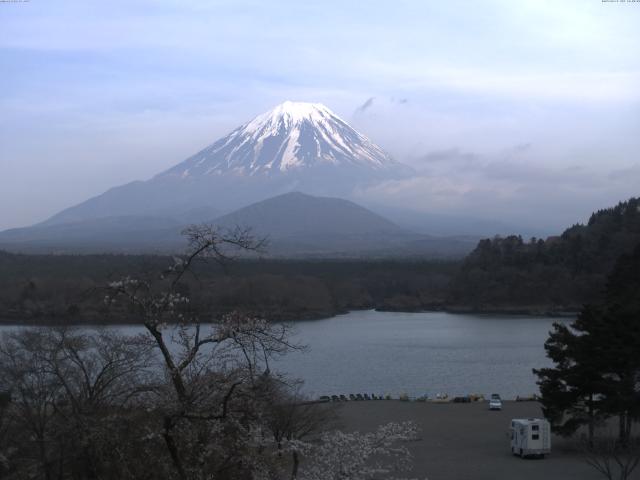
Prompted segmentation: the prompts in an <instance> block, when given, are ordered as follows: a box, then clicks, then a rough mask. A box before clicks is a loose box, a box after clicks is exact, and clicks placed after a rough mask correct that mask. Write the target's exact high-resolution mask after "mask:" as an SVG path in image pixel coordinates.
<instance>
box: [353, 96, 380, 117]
mask: <svg viewBox="0 0 640 480" xmlns="http://www.w3.org/2000/svg"><path fill="white" fill-rule="evenodd" d="M375 98H376V97H369V98H368V99H367V101H366V102H364V103H363V104H362V105H360V106H359V107H358V108H356V110H355V112H353V114H354V115H362V114H363V113H364V112H366V111H367V110H369V109H370V108H371V106H372V105H373V101H374V100H375Z"/></svg>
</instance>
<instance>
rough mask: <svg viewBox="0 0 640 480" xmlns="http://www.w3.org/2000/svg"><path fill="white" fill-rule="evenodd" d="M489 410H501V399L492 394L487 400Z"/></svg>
mask: <svg viewBox="0 0 640 480" xmlns="http://www.w3.org/2000/svg"><path fill="white" fill-rule="evenodd" d="M489 410H502V399H501V398H500V395H498V394H497V393H492V394H491V397H490V398H489Z"/></svg>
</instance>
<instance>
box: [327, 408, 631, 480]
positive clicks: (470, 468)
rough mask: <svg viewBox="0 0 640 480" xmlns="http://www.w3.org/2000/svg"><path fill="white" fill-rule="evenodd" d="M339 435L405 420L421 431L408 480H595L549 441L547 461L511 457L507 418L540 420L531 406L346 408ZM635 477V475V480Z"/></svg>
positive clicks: (565, 447) (575, 457)
mask: <svg viewBox="0 0 640 480" xmlns="http://www.w3.org/2000/svg"><path fill="white" fill-rule="evenodd" d="M339 415H340V417H341V419H342V423H343V426H344V428H345V429H347V430H350V431H353V430H358V431H362V432H365V431H371V430H374V429H375V428H376V426H377V425H380V424H382V423H387V422H402V421H407V420H411V421H413V422H415V423H417V424H418V426H419V427H420V429H421V433H420V439H419V440H418V441H416V442H415V443H413V444H411V447H410V448H411V451H412V453H413V455H414V469H413V471H412V472H409V473H408V474H404V475H405V476H408V477H415V478H420V479H424V478H428V479H429V480H448V479H452V480H453V479H456V480H467V479H468V480H485V479H486V480H498V479H505V480H506V479H517V480H534V479H535V480H556V479H557V480H591V479H593V480H597V479H602V478H603V477H601V476H600V474H599V473H597V472H596V471H595V470H594V469H592V468H591V467H590V466H588V465H587V464H586V463H585V462H584V461H583V460H582V459H581V456H580V454H579V452H577V451H576V450H575V448H574V447H573V445H572V443H571V442H569V441H567V440H565V439H562V438H559V437H557V436H554V437H552V446H551V452H552V453H551V455H549V456H547V457H546V458H544V459H521V458H518V457H515V456H513V455H511V452H510V449H509V437H508V428H509V424H510V421H511V419H512V418H527V417H540V416H542V415H541V410H540V406H539V405H538V404H537V403H535V402H512V401H507V402H503V409H502V411H489V409H488V406H487V402H478V403H471V404H453V403H446V404H435V403H420V402H401V401H397V400H386V401H385V400H383V401H363V402H347V403H345V404H343V405H342V407H341V408H340V409H339ZM639 473H640V472H636V477H634V478H640V477H639V476H638V474H639Z"/></svg>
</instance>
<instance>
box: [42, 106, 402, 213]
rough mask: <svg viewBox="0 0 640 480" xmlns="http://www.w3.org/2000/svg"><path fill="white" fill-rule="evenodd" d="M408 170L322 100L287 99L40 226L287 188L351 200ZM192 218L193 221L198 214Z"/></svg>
mask: <svg viewBox="0 0 640 480" xmlns="http://www.w3.org/2000/svg"><path fill="white" fill-rule="evenodd" d="M411 174H412V170H411V169H410V168H409V167H407V166H405V165H402V164H401V163H399V162H397V161H395V160H394V159H393V158H392V157H391V156H390V155H389V154H387V153H386V152H385V151H384V150H383V149H382V148H380V147H379V146H377V145H376V144H375V143H373V142H372V141H371V140H369V139H368V138H367V137H365V136H364V135H362V134H361V133H359V132H357V131H356V130H354V129H353V128H352V127H351V126H349V124H348V123H347V122H345V121H344V120H342V119H341V118H340V117H339V116H337V115H336V114H335V113H333V112H332V111H331V110H329V109H328V108H327V107H325V106H324V105H322V104H319V103H302V102H290V101H287V102H284V103H282V104H280V105H278V106H276V107H275V108H274V109H272V110H270V111H268V112H266V113H263V114H262V115H258V116H257V117H256V118H254V119H253V120H251V121H250V122H247V123H245V124H244V125H241V126H240V127H238V128H236V129H235V130H233V131H232V132H231V133H229V134H228V135H227V136H225V137H223V138H221V139H219V140H218V141H216V142H215V143H213V144H212V145H210V146H208V147H206V148H204V149H203V150H201V151H199V152H198V153H196V154H195V155H193V156H191V157H189V158H187V159H186V160H184V161H183V162H181V163H179V164H177V165H175V166H174V167H172V168H170V169H168V170H166V171H164V172H161V173H159V174H158V175H156V176H154V177H153V178H151V179H150V180H147V181H137V182H132V183H129V184H126V185H122V186H119V187H115V188H112V189H110V190H108V191H107V192H105V193H103V194H102V195H99V196H97V197H94V198H91V199H89V200H87V201H85V202H83V203H80V204H79V205H76V206H73V207H71V208H68V209H66V210H63V211H62V212H60V213H58V214H56V215H54V216H53V217H51V218H50V219H48V220H47V221H45V222H43V224H42V225H53V224H62V223H69V222H77V221H84V220H95V219H99V218H106V217H122V216H137V217H139V216H152V217H165V218H172V219H176V220H182V219H183V218H185V217H189V218H192V217H193V216H194V215H195V216H196V217H197V216H198V215H197V213H198V212H199V213H201V214H203V215H205V214H206V215H207V216H208V217H206V218H204V217H203V218H202V219H201V220H209V219H211V218H213V217H214V216H215V215H213V214H212V212H215V213H226V212H230V211H232V210H234V209H236V208H240V207H243V206H246V205H248V204H250V203H252V202H256V201H261V200H264V199H266V198H270V197H273V196H275V195H280V194H283V193H287V192H292V191H300V192H304V193H308V194H313V195H323V196H334V197H335V196H337V197H349V196H350V194H351V193H352V192H353V191H354V189H355V188H357V187H361V186H366V185H370V184H373V183H376V182H379V181H382V180H388V179H395V178H402V177H406V176H409V175H411ZM196 219H197V218H196Z"/></svg>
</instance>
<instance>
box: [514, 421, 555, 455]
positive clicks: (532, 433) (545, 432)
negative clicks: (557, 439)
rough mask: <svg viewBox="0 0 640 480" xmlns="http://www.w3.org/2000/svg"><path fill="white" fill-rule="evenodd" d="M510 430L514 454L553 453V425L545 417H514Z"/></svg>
mask: <svg viewBox="0 0 640 480" xmlns="http://www.w3.org/2000/svg"><path fill="white" fill-rule="evenodd" d="M509 430H510V432H511V453H513V454H514V455H519V456H520V457H522V458H524V457H529V456H537V457H544V456H545V455H547V454H548V453H551V426H550V425H549V422H548V421H546V420H545V419H544V418H514V419H513V420H511V428H510V429H509Z"/></svg>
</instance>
